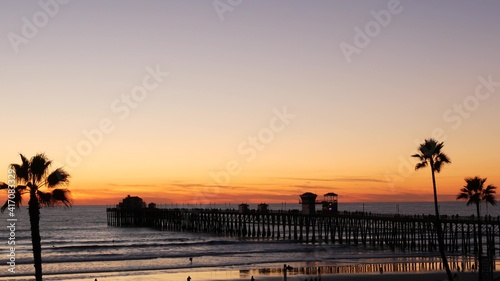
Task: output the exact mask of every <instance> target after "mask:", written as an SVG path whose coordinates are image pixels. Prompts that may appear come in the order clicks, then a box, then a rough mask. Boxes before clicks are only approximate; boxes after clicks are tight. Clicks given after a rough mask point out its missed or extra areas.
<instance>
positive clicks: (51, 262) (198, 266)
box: [0, 202, 500, 280]
mask: <svg viewBox="0 0 500 281" xmlns="http://www.w3.org/2000/svg"><path fill="white" fill-rule="evenodd" d="M158 207H185V208H189V207H197V208H198V207H209V206H199V205H196V206H193V205H187V204H186V205H181V204H179V205H164V206H158ZM210 207H211V208H222V209H225V208H237V206H236V205H229V204H220V205H210ZM269 207H270V209H274V210H279V209H286V210H288V209H299V207H300V206H299V205H298V204H286V205H285V204H270V206H269ZM250 208H256V205H255V206H254V205H250ZM344 210H345V211H365V212H372V213H392V214H396V213H400V214H433V212H434V211H433V210H434V209H433V203H432V202H425V203H341V204H339V211H344ZM440 211H441V214H443V215H444V214H447V215H456V214H458V215H461V216H469V215H473V214H474V212H475V208H474V207H466V206H465V203H464V202H442V203H440ZM483 213H484V214H489V215H492V216H498V215H500V209H499V207H496V206H495V207H492V206H490V207H489V208H488V209H486V208H485V209H484V210H483ZM15 215H16V217H15V218H16V219H17V221H16V225H15V241H16V244H15V246H14V247H15V258H16V260H15V263H16V265H15V273H12V272H9V271H8V269H9V268H10V266H8V265H6V264H7V262H8V261H9V257H8V255H9V253H10V247H12V246H9V245H8V238H9V235H10V230H9V229H8V227H7V226H8V225H9V222H8V221H7V219H9V217H8V213H7V212H6V213H3V214H2V215H1V220H2V221H3V222H4V224H5V226H4V227H2V228H1V229H2V230H1V231H0V233H1V236H0V237H1V238H3V240H4V241H2V245H3V246H2V248H1V257H2V258H0V260H3V261H2V263H1V264H2V266H1V267H0V280H32V279H33V272H34V269H33V265H32V252H31V238H30V225H29V218H28V210H27V208H26V207H22V208H21V209H19V210H17V211H16V213H15ZM40 228H41V237H42V259H43V272H44V276H45V277H44V280H71V279H75V280H76V279H82V280H85V279H88V280H94V279H93V278H94V277H95V276H104V275H105V274H106V273H107V274H108V276H109V275H111V274H112V273H116V272H120V274H121V275H123V274H125V275H131V276H133V275H134V274H137V272H146V271H165V272H193V271H220V270H223V271H236V272H239V273H240V275H241V274H245V273H246V274H266V271H268V272H267V273H270V274H272V272H274V271H275V270H276V269H279V268H280V267H282V266H283V264H284V263H287V264H290V265H292V266H296V267H299V266H322V267H325V268H327V267H330V268H334V267H335V268H336V269H335V270H337V271H338V270H350V269H349V268H350V267H351V266H353V265H359V264H370V263H372V264H373V263H382V264H383V263H387V264H390V263H393V262H400V263H403V264H404V263H411V262H416V263H417V264H418V263H421V262H426V263H430V264H431V266H429V268H432V264H433V263H438V262H439V260H438V259H436V257H435V254H428V253H400V252H391V251H388V250H384V251H382V250H377V249H366V248H363V247H355V246H346V245H337V244H327V245H325V244H311V243H299V242H292V241H283V240H280V241H276V240H271V239H260V240H254V239H239V238H236V237H221V236H215V235H211V234H204V233H188V232H169V231H158V230H154V229H149V228H126V227H123V228H122V227H110V226H107V222H106V206H73V207H71V208H63V207H56V208H43V209H42V210H41V222H40ZM190 257H191V258H193V261H192V262H190V261H189V258H190ZM338 268H340V269H338ZM376 268H378V266H377V267H376ZM420 270H423V269H420ZM278 273H279V272H278ZM198 280H200V279H198ZM207 280H208V279H207Z"/></svg>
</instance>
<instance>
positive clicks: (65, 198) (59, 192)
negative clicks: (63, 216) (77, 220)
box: [52, 188, 71, 207]
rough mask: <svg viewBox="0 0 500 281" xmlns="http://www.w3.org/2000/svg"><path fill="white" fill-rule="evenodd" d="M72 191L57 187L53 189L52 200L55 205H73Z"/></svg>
mask: <svg viewBox="0 0 500 281" xmlns="http://www.w3.org/2000/svg"><path fill="white" fill-rule="evenodd" d="M69 195H70V191H69V190H68V189H61V188H57V189H54V190H52V201H53V203H54V204H55V205H57V204H64V205H65V206H66V207H69V206H71V200H70V197H69Z"/></svg>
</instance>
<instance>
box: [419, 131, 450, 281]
mask: <svg viewBox="0 0 500 281" xmlns="http://www.w3.org/2000/svg"><path fill="white" fill-rule="evenodd" d="M443 146H444V145H443V143H442V142H440V143H439V142H437V141H436V140H435V139H426V140H425V141H424V143H422V144H420V146H419V148H418V153H417V154H414V155H412V157H415V158H418V159H419V160H420V162H419V163H417V165H416V166H415V170H419V169H421V168H425V167H427V166H430V168H431V173H432V188H433V190H434V209H435V212H436V222H435V225H436V231H437V237H438V247H439V253H440V254H441V259H442V260H443V264H444V268H445V269H446V274H447V275H448V280H453V276H452V275H451V271H450V266H449V265H448V260H447V258H446V254H445V252H444V241H443V230H442V228H441V219H440V217H439V206H438V198H437V188H436V176H435V173H439V172H440V171H441V167H442V166H443V164H445V163H451V162H450V159H449V158H448V156H446V154H444V153H443V152H441V149H442V148H443Z"/></svg>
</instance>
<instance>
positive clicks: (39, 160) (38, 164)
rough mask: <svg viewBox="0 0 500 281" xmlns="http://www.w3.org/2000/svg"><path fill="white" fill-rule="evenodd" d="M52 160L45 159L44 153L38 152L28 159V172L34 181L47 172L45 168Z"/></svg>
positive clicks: (40, 178)
mask: <svg viewBox="0 0 500 281" xmlns="http://www.w3.org/2000/svg"><path fill="white" fill-rule="evenodd" d="M51 163H52V162H51V161H50V160H48V159H47V157H46V156H45V154H43V153H40V154H37V155H35V156H33V158H31V161H30V173H31V175H32V176H33V178H34V179H35V180H36V181H40V180H42V178H43V177H44V176H45V175H46V174H47V169H48V167H49V166H50V164H51Z"/></svg>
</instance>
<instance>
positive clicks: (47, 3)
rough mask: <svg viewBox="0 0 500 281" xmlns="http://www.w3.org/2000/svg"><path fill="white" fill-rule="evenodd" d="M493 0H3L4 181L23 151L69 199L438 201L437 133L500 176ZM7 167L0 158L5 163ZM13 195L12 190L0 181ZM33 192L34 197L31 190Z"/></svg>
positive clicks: (457, 168) (468, 162)
mask: <svg viewBox="0 0 500 281" xmlns="http://www.w3.org/2000/svg"><path fill="white" fill-rule="evenodd" d="M498 11H500V2H499V1H451V0H445V1H410V0H401V1H396V0H389V1H386V0H380V1H295V0H290V1H280V0H276V1H264V0H261V1H259V0H256V1H248V0H215V1H211V0H208V1H79V0H73V1H68V0H59V1H57V0H40V1H2V2H1V3H0V34H1V35H2V36H1V37H0V61H1V63H0V90H1V95H0V104H1V105H2V109H1V110H0V120H2V121H1V122H2V124H1V125H2V131H1V132H2V134H1V135H2V138H1V139H0V169H4V173H3V174H4V175H3V176H2V175H1V170H0V181H6V180H7V169H8V167H9V164H10V163H19V162H20V158H19V153H22V154H24V155H26V156H27V157H32V156H33V155H35V154H37V153H45V154H46V155H47V157H48V158H50V159H51V160H53V165H52V169H55V168H58V167H64V168H65V169H66V170H67V171H68V172H69V173H70V174H71V181H70V184H69V185H68V187H67V188H69V189H70V190H71V194H72V199H73V203H74V204H75V205H113V204H116V203H118V202H119V201H120V200H121V199H122V198H124V197H125V196H127V195H129V194H130V195H136V196H140V197H142V198H143V199H144V200H145V201H147V202H156V203H160V204H171V203H191V204H196V203H201V204H207V203H226V202H227V203H234V204H238V203H242V202H246V203H263V202H264V203H280V202H290V203H296V202H297V201H298V199H299V195H300V194H302V193H304V192H308V191H309V192H314V193H316V194H318V195H319V197H320V198H321V196H322V195H323V194H325V193H327V192H335V193H338V194H339V201H340V202H378V201H387V202H405V201H431V200H432V199H433V198H432V182H431V177H430V171H429V170H428V169H424V170H419V171H414V166H415V160H414V159H412V158H411V157H410V155H411V154H414V153H416V152H417V148H418V145H419V144H420V143H422V142H423V141H424V139H427V138H431V137H433V138H436V139H437V140H438V141H442V142H444V148H443V151H444V152H445V153H446V154H447V155H448V156H449V157H450V159H451V162H452V163H451V164H450V165H446V166H445V167H443V169H442V171H441V173H439V174H438V175H437V184H438V193H439V196H440V199H441V200H455V197H456V194H457V193H458V191H459V189H460V188H461V187H462V186H463V185H464V183H465V181H464V178H466V177H473V176H480V177H486V178H488V180H487V183H489V184H494V185H497V186H498V185H500V171H499V166H500V165H499V164H500V146H499V144H500V126H499V125H498V121H499V120H500V111H499V110H498V109H499V108H500V107H499V106H500V54H499V51H498V50H500V17H498ZM1 167H3V168H1ZM2 196H3V197H2V198H4V197H5V195H3V194H2ZM25 202H27V198H26V199H25Z"/></svg>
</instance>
